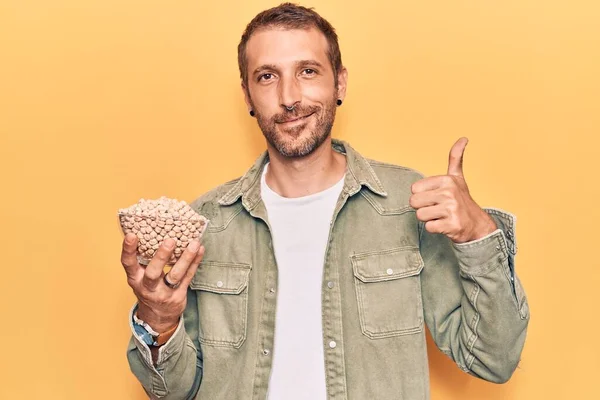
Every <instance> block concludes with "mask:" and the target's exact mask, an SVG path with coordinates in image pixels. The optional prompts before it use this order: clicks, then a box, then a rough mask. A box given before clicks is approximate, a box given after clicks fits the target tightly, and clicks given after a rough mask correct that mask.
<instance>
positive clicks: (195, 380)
mask: <svg viewBox="0 0 600 400" xmlns="http://www.w3.org/2000/svg"><path fill="white" fill-rule="evenodd" d="M195 296H196V295H195V293H194V291H193V290H191V289H188V299H187V305H186V309H185V311H184V313H183V316H182V318H181V319H180V322H179V326H178V327H177V330H176V331H175V333H174V334H173V336H172V337H171V338H170V339H169V341H168V342H167V343H165V344H164V345H163V346H161V348H160V349H159V353H158V359H157V363H156V365H153V363H152V355H151V353H150V348H149V347H148V345H146V343H144V342H143V341H142V340H141V339H140V338H138V337H137V336H136V334H135V331H134V329H133V321H132V315H133V312H134V310H135V308H136V307H137V304H136V305H135V306H134V307H133V308H132V310H131V312H130V315H129V324H130V326H131V331H132V335H131V339H130V341H129V345H128V347H127V359H128V361H129V367H130V368H131V372H133V374H134V375H135V376H136V377H137V379H138V380H139V381H140V383H141V384H142V387H143V388H144V390H145V391H146V393H147V394H148V396H149V397H150V398H152V399H165V400H170V399H177V400H182V399H193V398H194V397H195V396H196V394H197V392H198V389H199V388H200V381H201V380H202V354H201V352H200V345H199V343H198V339H197V338H198V310H197V303H196V297H195Z"/></svg>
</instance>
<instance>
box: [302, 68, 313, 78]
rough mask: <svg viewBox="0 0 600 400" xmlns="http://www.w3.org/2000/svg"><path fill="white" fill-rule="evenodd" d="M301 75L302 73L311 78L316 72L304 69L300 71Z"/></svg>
mask: <svg viewBox="0 0 600 400" xmlns="http://www.w3.org/2000/svg"><path fill="white" fill-rule="evenodd" d="M302 73H303V74H304V75H309V76H312V75H315V74H316V73H317V71H315V70H314V69H312V68H305V69H304V70H302Z"/></svg>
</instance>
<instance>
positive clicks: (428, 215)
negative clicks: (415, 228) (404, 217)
mask: <svg viewBox="0 0 600 400" xmlns="http://www.w3.org/2000/svg"><path fill="white" fill-rule="evenodd" d="M416 214H417V219H418V220H419V221H423V222H427V221H432V220H435V219H441V218H446V217H448V211H446V209H445V208H444V207H442V206H439V205H438V206H431V207H424V208H419V209H418V210H417V213H416Z"/></svg>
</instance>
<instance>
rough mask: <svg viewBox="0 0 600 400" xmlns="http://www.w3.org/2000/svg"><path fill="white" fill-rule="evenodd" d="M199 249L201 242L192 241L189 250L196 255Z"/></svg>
mask: <svg viewBox="0 0 600 400" xmlns="http://www.w3.org/2000/svg"><path fill="white" fill-rule="evenodd" d="M199 248H200V242H199V241H197V240H192V241H191V242H190V244H189V245H188V249H190V251H193V252H194V253H196V252H197V251H198V249H199Z"/></svg>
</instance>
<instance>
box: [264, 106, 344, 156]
mask: <svg viewBox="0 0 600 400" xmlns="http://www.w3.org/2000/svg"><path fill="white" fill-rule="evenodd" d="M253 108H254V107H253ZM254 109H255V110H256V108H254ZM335 112H336V99H335V98H332V99H331V100H330V101H329V102H327V103H325V104H324V106H323V107H320V106H309V105H307V106H304V105H302V104H298V105H297V106H296V107H295V108H294V110H293V111H284V112H282V113H278V114H275V115H273V116H271V117H267V116H264V115H262V114H261V113H259V112H258V111H256V119H257V121H258V126H259V127H260V129H261V131H262V133H263V135H264V136H265V138H266V139H267V142H269V143H270V144H271V146H273V147H274V148H275V149H276V150H277V151H278V152H279V154H281V155H282V156H284V157H290V158H299V157H305V156H307V155H309V154H311V153H312V152H313V151H315V150H316V149H317V148H318V147H319V146H320V145H321V144H323V142H324V141H325V140H326V139H327V137H329V135H330V134H331V128H332V127H333V121H334V119H335ZM309 114H313V115H311V116H310V117H309V118H314V119H315V124H314V128H313V129H312V130H311V131H310V132H309V134H308V136H301V134H302V132H304V130H305V129H308V124H309V123H310V121H306V122H304V123H302V124H300V125H297V126H294V127H291V128H282V126H281V125H280V123H281V122H283V121H285V120H286V119H291V118H298V117H302V116H306V115H309Z"/></svg>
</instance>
